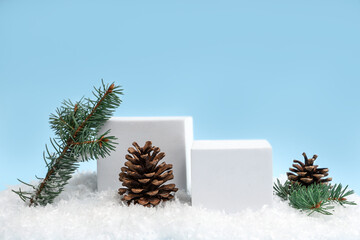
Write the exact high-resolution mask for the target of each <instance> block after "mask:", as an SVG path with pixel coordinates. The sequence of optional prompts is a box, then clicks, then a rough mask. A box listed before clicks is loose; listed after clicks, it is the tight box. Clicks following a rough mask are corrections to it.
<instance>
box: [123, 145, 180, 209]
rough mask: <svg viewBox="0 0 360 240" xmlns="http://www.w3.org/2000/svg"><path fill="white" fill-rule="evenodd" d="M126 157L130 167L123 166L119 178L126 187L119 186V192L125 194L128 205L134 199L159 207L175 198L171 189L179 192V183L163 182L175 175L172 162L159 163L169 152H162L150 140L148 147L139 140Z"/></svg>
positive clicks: (126, 163) (137, 202) (127, 165)
mask: <svg viewBox="0 0 360 240" xmlns="http://www.w3.org/2000/svg"><path fill="white" fill-rule="evenodd" d="M132 145H133V146H134V147H135V148H133V147H130V148H129V149H128V152H129V153H130V154H127V155H126V156H125V158H126V159H127V160H128V161H126V162H125V166H126V167H122V168H121V173H120V174H119V176H120V178H119V180H120V181H121V182H122V185H123V186H125V187H126V188H119V194H120V195H124V194H125V193H127V195H124V197H123V198H122V200H124V201H127V203H128V204H130V203H131V202H134V203H135V204H141V205H143V206H146V207H150V206H156V205H158V204H159V203H160V202H161V201H167V200H170V199H173V198H174V195H172V194H170V193H171V192H176V191H177V190H178V189H177V188H175V184H167V185H162V184H163V183H165V182H166V181H168V180H171V179H173V178H174V175H173V171H172V170H170V169H172V164H166V163H165V162H162V163H161V164H160V165H157V164H158V162H159V161H160V160H161V159H163V158H164V157H165V153H163V152H160V148H158V147H154V146H152V143H151V142H150V141H147V142H146V143H145V145H144V147H140V146H139V145H138V144H137V143H136V142H133V144H132Z"/></svg>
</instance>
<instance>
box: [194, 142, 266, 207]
mask: <svg viewBox="0 0 360 240" xmlns="http://www.w3.org/2000/svg"><path fill="white" fill-rule="evenodd" d="M272 184H273V183H272V149H271V145H270V144H269V142H267V141H266V140H220V141H211V140H209V141H194V143H193V146H192V150H191V198H192V205H193V206H203V207H206V208H209V209H218V210H225V211H226V212H236V211H238V210H242V209H245V208H251V209H258V208H261V207H262V206H263V205H265V204H267V205H271V203H272Z"/></svg>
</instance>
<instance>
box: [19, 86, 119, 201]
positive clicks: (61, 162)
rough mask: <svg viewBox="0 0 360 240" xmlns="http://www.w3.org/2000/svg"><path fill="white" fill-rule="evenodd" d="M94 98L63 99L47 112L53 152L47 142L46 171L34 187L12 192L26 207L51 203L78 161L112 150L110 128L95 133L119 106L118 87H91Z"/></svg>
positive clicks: (113, 144) (105, 153)
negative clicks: (58, 106)
mask: <svg viewBox="0 0 360 240" xmlns="http://www.w3.org/2000/svg"><path fill="white" fill-rule="evenodd" d="M93 95H94V97H95V98H94V99H90V98H82V99H81V100H80V101H78V102H76V103H73V102H72V101H70V100H65V101H64V102H63V104H62V106H61V107H60V108H58V109H56V113H55V114H51V115H50V126H51V129H52V130H53V131H54V132H55V135H56V137H55V138H50V143H51V145H52V147H53V152H50V151H49V149H48V147H47V145H45V149H46V151H44V156H43V158H44V161H45V164H46V167H47V174H46V175H45V177H44V178H38V177H37V179H38V180H40V182H39V184H38V185H37V186H34V185H32V184H29V183H25V182H23V181H21V180H19V181H20V182H22V183H24V184H25V185H27V186H30V187H31V188H32V191H22V190H21V189H19V190H18V191H14V190H13V192H15V193H16V194H17V195H18V196H19V197H20V198H21V199H22V200H23V201H24V202H26V203H28V205H29V206H37V205H42V206H45V205H47V204H49V203H52V202H53V201H54V199H55V198H56V197H57V196H58V195H59V194H60V193H61V192H62V191H63V189H64V186H65V185H66V184H67V182H68V180H69V179H70V178H71V176H72V174H73V173H74V172H75V170H76V169H77V168H78V167H79V162H81V161H88V160H91V159H96V158H98V157H105V156H106V155H109V154H110V152H111V151H112V150H114V149H115V144H116V143H115V142H114V140H115V139H116V138H115V137H114V136H109V135H108V134H109V132H110V130H108V131H106V132H105V133H104V134H102V135H99V130H100V129H101V127H102V126H103V125H104V123H105V122H106V120H108V119H109V118H110V117H111V116H112V114H113V112H114V111H115V109H116V108H117V107H118V106H119V105H120V103H121V100H120V97H119V95H122V89H120V86H115V85H114V83H113V84H111V85H108V84H107V85H106V84H104V82H102V86H101V87H99V88H94V91H93Z"/></svg>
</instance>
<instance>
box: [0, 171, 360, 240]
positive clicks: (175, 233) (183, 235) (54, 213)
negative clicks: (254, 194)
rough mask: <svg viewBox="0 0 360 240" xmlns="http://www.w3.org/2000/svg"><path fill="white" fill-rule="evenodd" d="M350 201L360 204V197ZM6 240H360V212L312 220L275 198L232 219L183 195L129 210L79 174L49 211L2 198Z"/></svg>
mask: <svg viewBox="0 0 360 240" xmlns="http://www.w3.org/2000/svg"><path fill="white" fill-rule="evenodd" d="M13 188H14V189H16V188H18V186H14V187H13ZM244 197H246V196H244ZM349 199H350V200H353V201H356V202H357V204H359V203H360V197H359V196H358V195H354V196H352V197H351V198H349ZM219 201H221V192H219ZM0 239H1V240H6V239H26V240H30V239H36V240H41V239H87V240H89V239H97V240H102V239H122V240H123V239H146V240H151V239H229V240H232V239H247V240H251V239H277V240H281V239H286V240H288V239H306V240H310V239H317V240H321V239H342V240H344V239H360V207H359V205H356V206H348V207H346V208H343V207H341V206H338V207H336V208H335V212H334V215H332V216H323V215H312V216H310V217H308V216H307V215H306V214H304V213H300V212H298V211H297V210H295V209H292V208H290V207H289V206H288V204H287V203H286V202H282V201H280V200H279V199H278V198H277V197H275V196H274V203H273V206H271V207H269V206H264V207H263V208H262V209H259V210H257V211H252V210H244V211H241V212H238V213H236V214H226V213H224V212H221V211H210V210H207V209H204V208H201V207H191V206H190V205H189V198H188V197H187V196H186V195H185V194H184V193H181V192H180V193H177V197H176V199H175V200H174V201H172V202H168V203H166V204H165V205H161V206H158V207H156V208H144V207H142V206H130V207H128V206H127V205H125V204H123V203H120V198H119V196H118V195H117V194H116V192H114V191H107V192H97V191H96V174H95V173H77V174H76V175H75V176H74V177H73V178H72V179H71V180H70V183H69V184H68V185H67V187H66V190H65V191H64V192H63V193H62V194H61V196H59V197H58V198H57V200H56V202H55V203H54V204H52V205H48V206H46V207H36V208H33V207H31V208H29V207H27V206H25V205H24V203H23V202H22V201H21V200H20V199H19V198H18V197H17V196H16V195H15V194H14V193H12V192H11V189H7V190H5V191H2V192H0Z"/></svg>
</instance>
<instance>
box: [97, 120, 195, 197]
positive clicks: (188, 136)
mask: <svg viewBox="0 0 360 240" xmlns="http://www.w3.org/2000/svg"><path fill="white" fill-rule="evenodd" d="M108 129H111V132H110V134H109V135H111V136H115V137H117V138H118V139H117V140H116V142H117V143H118V144H117V145H116V149H115V151H113V152H112V153H111V155H110V156H108V157H106V158H104V159H101V158H100V159H98V161H97V184H98V190H99V191H102V190H108V189H111V190H114V191H117V190H118V188H119V187H120V186H121V182H120V181H119V173H120V172H121V167H123V166H124V163H125V161H126V160H125V155H126V154H127V153H128V152H127V149H128V148H129V147H131V146H132V143H133V142H134V141H135V142H137V143H138V144H139V145H140V146H143V145H144V144H145V142H146V141H151V142H152V143H153V146H157V147H159V148H160V150H161V151H162V152H165V157H164V158H163V160H162V161H165V162H166V163H171V164H173V171H174V179H173V180H171V181H170V182H172V183H175V184H176V187H177V188H179V189H185V190H187V183H186V182H187V174H186V164H187V163H186V162H188V164H190V162H189V161H190V151H191V145H192V142H193V122H192V117H112V118H110V119H109V120H108V121H107V122H106V123H105V125H104V126H103V128H102V131H100V134H101V133H104V132H105V131H106V130H108ZM188 175H189V174H188Z"/></svg>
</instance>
